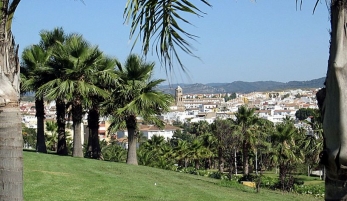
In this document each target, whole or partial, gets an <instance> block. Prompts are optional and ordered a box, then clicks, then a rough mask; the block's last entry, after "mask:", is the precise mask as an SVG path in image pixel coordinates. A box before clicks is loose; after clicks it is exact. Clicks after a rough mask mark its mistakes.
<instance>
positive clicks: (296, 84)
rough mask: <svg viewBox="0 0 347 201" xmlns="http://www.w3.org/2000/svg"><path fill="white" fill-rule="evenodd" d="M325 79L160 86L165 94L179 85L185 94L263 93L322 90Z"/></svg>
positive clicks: (171, 92)
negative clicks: (310, 89) (290, 90)
mask: <svg viewBox="0 0 347 201" xmlns="http://www.w3.org/2000/svg"><path fill="white" fill-rule="evenodd" d="M324 81H325V77H322V78H318V79H313V80H308V81H290V82H275V81H257V82H243V81H235V82H231V83H208V84H200V83H196V84H172V85H163V86H160V89H161V90H163V91H164V92H165V93H170V94H174V93H175V89H176V87H177V86H178V85H179V86H180V87H182V89H183V93H185V94H199V93H200V94H213V93H233V92H235V93H249V92H255V91H258V92H262V91H281V90H285V89H308V88H321V87H323V86H324Z"/></svg>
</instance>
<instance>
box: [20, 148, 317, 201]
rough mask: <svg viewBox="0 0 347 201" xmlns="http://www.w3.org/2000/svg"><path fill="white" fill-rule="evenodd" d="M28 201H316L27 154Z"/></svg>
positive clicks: (142, 168)
mask: <svg viewBox="0 0 347 201" xmlns="http://www.w3.org/2000/svg"><path fill="white" fill-rule="evenodd" d="M23 157H24V198H25V200H30V201H32V200H51V201H54V200H57V201H58V200H59V201H64V200H66V201H67V200H69V201H71V200H74V201H76V200H93V201H94V200H122V201H123V200H124V201H126V200H135V201H136V200H172V201H174V200H177V201H182V200H185V201H190V200H191V201H196V200H199V201H204V200H206V201H212V200H219V201H221V200H238V201H242V200H269V201H271V200H274V201H278V200H281V201H286V200H288V201H294V200H317V199H316V198H314V197H313V196H308V195H306V196H305V195H295V194H292V193H284V194H282V193H281V192H277V191H270V190H265V189H261V192H260V193H256V192H255V190H254V189H253V188H250V187H244V186H241V185H240V186H239V187H237V188H228V187H222V186H220V185H219V184H220V180H217V179H211V178H207V177H202V176H195V175H190V174H184V173H178V172H173V171H167V170H161V169H156V168H150V167H145V166H132V165H126V164H124V163H114V162H107V161H97V160H91V159H84V158H72V157H68V156H67V157H63V156H57V155H53V154H38V153H36V152H28V151H24V156H23Z"/></svg>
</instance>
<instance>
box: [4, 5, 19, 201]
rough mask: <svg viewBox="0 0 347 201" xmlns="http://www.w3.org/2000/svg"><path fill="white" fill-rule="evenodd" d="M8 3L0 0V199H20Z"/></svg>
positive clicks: (15, 64)
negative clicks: (0, 6)
mask: <svg viewBox="0 0 347 201" xmlns="http://www.w3.org/2000/svg"><path fill="white" fill-rule="evenodd" d="M8 3H9V0H1V5H2V8H1V9H0V186H1V190H0V201H5V200H17V201H21V200H23V156H22V154H23V136H22V132H21V131H22V130H21V129H22V125H21V114H20V110H19V77H20V67H19V59H18V46H17V47H16V46H15V42H14V40H13V37H12V33H11V21H9V20H12V18H11V19H9V13H8ZM17 3H19V2H17ZM17 5H18V4H17ZM14 10H15V7H14ZM14 10H13V12H14ZM6 25H9V26H6Z"/></svg>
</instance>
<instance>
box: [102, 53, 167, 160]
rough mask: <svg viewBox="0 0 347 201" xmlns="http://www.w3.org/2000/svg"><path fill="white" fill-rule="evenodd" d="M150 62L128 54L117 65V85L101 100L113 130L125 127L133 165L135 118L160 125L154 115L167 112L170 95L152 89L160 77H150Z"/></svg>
mask: <svg viewBox="0 0 347 201" xmlns="http://www.w3.org/2000/svg"><path fill="white" fill-rule="evenodd" d="M153 69H154V63H145V62H144V61H143V60H142V59H141V58H140V57H139V56H137V55H130V56H129V57H128V58H127V60H126V62H125V65H124V68H123V67H122V66H118V72H117V74H118V76H119V85H118V87H117V88H116V89H115V90H113V91H112V93H111V96H110V98H109V100H107V101H105V103H104V107H105V111H106V112H107V113H108V114H109V115H111V116H112V123H111V125H110V127H111V128H113V129H119V128H126V129H127V130H128V155H127V163H128V164H134V165H137V157H136V141H137V140H136V132H137V131H136V130H137V117H142V118H143V119H144V120H145V121H147V122H152V123H154V124H157V125H158V126H160V127H161V126H163V125H164V122H163V121H162V120H160V119H159V118H158V117H157V116H156V115H159V114H160V113H162V112H164V111H168V109H169V106H170V104H171V102H172V97H171V96H170V95H168V94H164V93H162V92H160V91H157V90H156V87H157V86H158V85H159V84H160V83H162V82H163V81H164V80H162V79H159V80H151V78H152V73H153Z"/></svg>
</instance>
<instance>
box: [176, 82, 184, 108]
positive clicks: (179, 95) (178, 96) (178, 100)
mask: <svg viewBox="0 0 347 201" xmlns="http://www.w3.org/2000/svg"><path fill="white" fill-rule="evenodd" d="M182 96H183V92H182V88H181V87H180V86H177V88H176V90H175V103H176V105H177V106H182V105H183V102H182Z"/></svg>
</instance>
